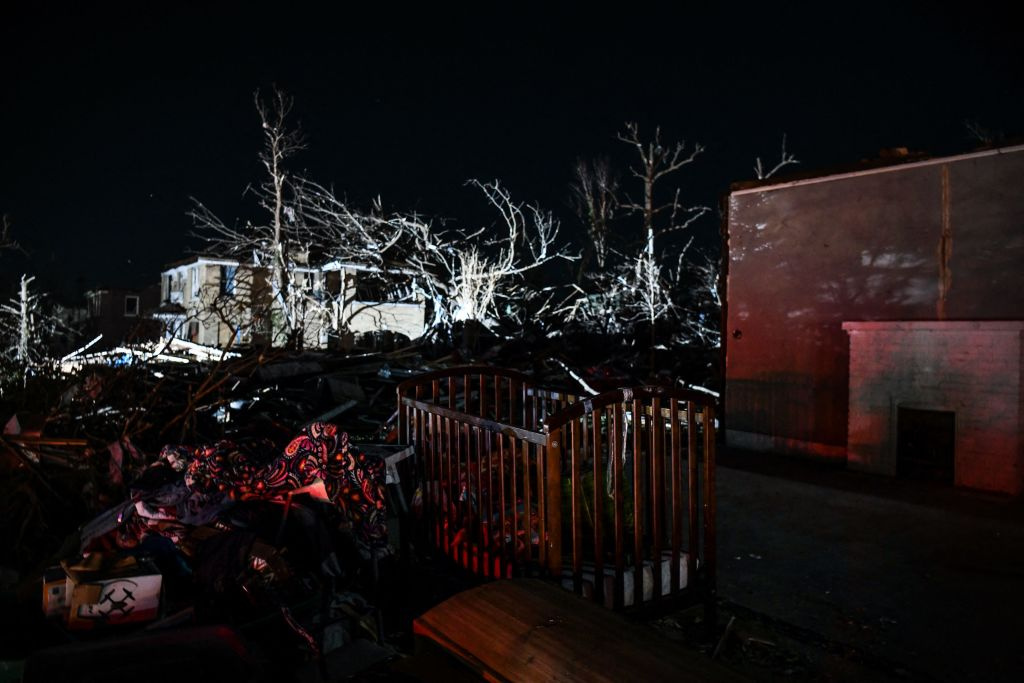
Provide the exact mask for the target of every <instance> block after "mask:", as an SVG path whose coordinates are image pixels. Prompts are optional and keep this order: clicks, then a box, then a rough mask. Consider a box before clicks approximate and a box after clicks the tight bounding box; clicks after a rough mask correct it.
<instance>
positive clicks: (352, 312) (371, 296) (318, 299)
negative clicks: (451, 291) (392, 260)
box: [154, 256, 426, 349]
mask: <svg viewBox="0 0 1024 683" xmlns="http://www.w3.org/2000/svg"><path fill="white" fill-rule="evenodd" d="M376 274H377V273H376V271H373V270H372V269H369V268H366V267H363V266H359V265H354V264H344V263H339V262H336V261H335V262H331V263H327V264H325V265H322V266H294V267H292V268H291V270H290V271H289V282H290V285H291V288H292V290H291V291H292V298H293V304H292V305H293V308H294V309H295V310H296V311H298V315H300V316H301V319H302V327H303V341H304V345H305V347H306V348H319V349H324V348H333V347H337V346H340V345H343V344H346V343H349V342H350V341H351V339H352V337H353V336H354V335H360V334H377V333H381V332H390V333H397V334H402V335H405V336H407V337H409V338H416V337H419V336H420V335H422V334H423V332H424V325H425V319H426V305H425V303H424V302H423V300H422V298H421V297H418V296H415V295H414V293H413V291H412V289H411V287H409V286H408V285H405V284H403V277H405V276H404V275H403V274H402V273H397V274H389V278H388V279H387V280H382V278H379V277H374V275H376ZM268 276H269V273H268V269H266V268H262V267H257V266H253V265H251V264H248V263H243V262H240V261H238V260H236V259H226V258H220V257H210V256H195V257H192V258H189V259H185V260H183V261H179V262H177V263H174V264H172V265H171V266H169V267H168V268H167V269H165V270H164V271H163V272H162V273H161V301H162V303H161V305H160V306H159V307H158V308H157V309H156V312H155V313H154V317H155V318H158V319H159V320H160V321H161V323H162V325H163V330H164V337H167V338H171V337H173V338H178V339H184V340H187V341H191V342H195V343H198V344H204V345H207V346H217V347H224V346H238V345H250V344H273V345H278V344H279V343H280V342H281V340H282V339H283V334H282V333H281V329H282V325H283V323H282V320H283V317H284V316H283V313H282V311H281V305H280V303H279V302H278V300H277V299H275V298H274V297H273V296H272V294H271V289H270V287H269V285H268V284H267V279H268Z"/></svg>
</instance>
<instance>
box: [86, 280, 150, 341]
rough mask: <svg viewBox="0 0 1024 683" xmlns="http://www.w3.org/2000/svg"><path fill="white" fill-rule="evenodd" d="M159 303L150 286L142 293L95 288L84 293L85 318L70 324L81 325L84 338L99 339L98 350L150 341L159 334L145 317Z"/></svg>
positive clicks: (121, 289) (143, 289) (117, 288)
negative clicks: (98, 336) (124, 343)
mask: <svg viewBox="0 0 1024 683" xmlns="http://www.w3.org/2000/svg"><path fill="white" fill-rule="evenodd" d="M159 301H160V299H159V291H158V290H157V288H156V287H152V286H148V287H143V288H142V289H125V288H119V287H98V288H96V289H91V290H89V291H87V292H86V293H85V302H86V311H85V316H84V318H83V319H82V320H81V321H73V322H74V323H77V324H80V325H81V329H82V332H83V335H84V336H85V337H87V338H92V337H95V336H96V335H103V337H102V341H101V342H100V348H103V347H107V346H112V345H116V344H120V343H122V342H130V341H141V340H148V339H154V338H156V336H157V335H158V333H159V330H158V329H157V327H156V326H154V324H153V321H152V320H150V319H149V317H148V316H149V313H150V312H151V311H153V310H154V309H155V308H156V307H157V304H158V303H159Z"/></svg>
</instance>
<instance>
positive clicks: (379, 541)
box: [0, 335, 703, 681]
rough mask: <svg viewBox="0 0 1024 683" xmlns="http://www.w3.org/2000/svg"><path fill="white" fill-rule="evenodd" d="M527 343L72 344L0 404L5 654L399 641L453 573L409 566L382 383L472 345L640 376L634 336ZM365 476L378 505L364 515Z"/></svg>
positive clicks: (527, 360)
mask: <svg viewBox="0 0 1024 683" xmlns="http://www.w3.org/2000/svg"><path fill="white" fill-rule="evenodd" d="M533 341H534V342H536V344H537V346H536V347H534V346H531V344H532V342H529V341H527V342H509V341H507V340H500V339H497V338H493V339H492V338H489V337H487V336H486V335H484V336H482V337H481V338H480V339H479V340H478V343H479V346H478V348H479V349H480V351H470V350H468V349H461V350H457V351H452V350H451V349H450V347H446V346H444V345H443V344H436V345H434V346H430V345H427V344H420V345H416V346H410V347H406V348H401V349H396V350H393V351H389V352H382V351H373V350H367V351H365V352H359V351H356V352H352V353H349V354H347V355H340V354H337V353H331V352H306V353H302V354H295V353H287V352H285V351H281V350H273V351H270V350H248V351H233V352H228V353H225V352H222V351H221V350H219V349H210V348H208V347H202V346H200V345H196V344H191V343H188V342H181V341H180V340H174V341H172V342H166V341H165V342H159V343H149V344H143V345H133V346H131V347H119V348H117V349H114V350H111V351H106V352H101V353H89V350H90V349H91V348H92V347H91V346H89V345H86V346H85V347H83V348H81V349H79V350H77V351H76V352H73V353H72V354H69V355H68V356H66V357H65V358H63V359H62V362H61V363H60V369H61V370H62V371H63V372H64V373H66V374H55V375H47V376H45V377H42V376H40V377H37V378H34V379H35V380H36V381H37V384H36V385H35V387H34V388H33V390H34V391H35V393H34V394H32V395H29V394H25V395H24V396H21V397H17V396H14V397H11V396H5V397H3V399H4V402H2V403H0V409H3V411H4V412H3V413H2V414H0V419H2V420H3V424H4V425H5V427H4V430H3V431H4V433H3V434H2V435H0V514H2V515H4V517H5V519H9V520H14V519H17V520H18V523H16V524H10V523H8V524H5V525H4V526H3V529H2V537H0V568H2V578H3V583H2V590H3V594H4V596H10V598H9V599H12V600H16V604H17V605H18V608H17V609H16V610H11V611H8V613H7V614H6V615H4V616H3V617H2V618H0V622H2V623H3V624H4V626H5V627H6V629H7V630H11V629H12V628H15V627H16V628H17V629H19V630H20V631H21V634H20V636H19V638H16V639H14V640H11V641H9V642H7V643H6V644H5V645H4V646H3V648H2V649H3V652H0V661H7V660H10V661H19V662H24V672H23V680H25V681H31V680H51V679H52V678H53V676H56V677H58V678H59V677H61V675H63V674H60V675H58V674H55V673H54V672H64V673H66V672H67V671H69V670H72V669H73V665H72V664H71V663H70V661H63V662H61V661H59V660H61V659H62V658H70V659H77V660H80V661H81V662H97V663H98V662H109V661H110V660H111V659H112V658H114V657H115V656H116V655H115V654H114V653H115V652H120V653H122V654H124V655H125V657H126V659H127V660H131V661H135V662H136V663H137V665H138V669H137V670H136V673H137V674H138V676H141V677H144V674H142V673H141V672H142V671H143V667H144V666H148V665H149V662H148V661H147V662H145V663H144V662H143V659H145V658H143V657H141V656H139V657H137V656H136V655H139V653H142V652H149V653H151V656H150V659H151V660H152V661H161V660H160V658H159V657H158V656H157V655H156V654H153V653H155V652H157V651H159V649H160V648H159V646H158V645H157V644H158V643H170V642H176V643H177V642H180V639H183V638H186V634H192V635H195V634H205V635H206V636H208V637H209V638H210V642H209V643H208V644H207V645H208V650H209V652H210V653H211V654H210V655H209V656H211V657H213V658H214V659H217V658H221V659H220V660H218V661H221V662H222V663H223V664H224V667H226V668H225V669H224V671H231V672H232V673H231V675H229V676H228V678H229V679H243V678H245V676H248V675H250V674H252V673H253V672H262V673H268V674H277V673H285V674H286V675H287V677H288V678H289V679H295V678H297V679H299V680H318V678H317V677H318V676H319V677H324V676H325V675H326V678H325V680H336V679H337V678H339V677H341V676H346V675H351V674H353V673H355V672H358V671H359V670H360V669H363V668H365V667H369V666H374V665H377V666H379V665H381V663H385V662H387V661H388V660H391V659H394V658H395V657H396V656H401V653H402V651H403V650H405V651H407V650H408V646H409V645H410V642H411V640H410V639H411V634H410V633H409V631H408V630H407V629H406V628H405V627H404V626H403V624H406V622H408V623H411V616H413V615H414V614H415V613H416V611H417V610H420V609H424V608H426V607H428V606H430V605H432V604H434V603H436V602H437V601H438V600H440V599H443V598H444V597H447V596H448V595H450V594H451V592H452V591H454V590H457V588H456V585H458V579H457V578H456V577H451V576H435V575H433V574H432V573H431V570H429V569H427V568H424V567H418V568H417V569H416V570H415V571H416V572H418V574H410V573H409V572H410V569H409V567H408V566H407V563H408V561H409V551H410V550H411V546H412V545H413V544H414V543H415V539H414V538H411V537H410V536H409V535H408V529H406V528H405V521H403V520H404V519H405V517H406V514H407V513H409V512H410V508H411V507H412V506H414V505H415V500H414V493H415V490H416V487H415V484H416V482H415V481H414V480H413V479H412V478H411V477H409V476H408V474H407V471H408V470H407V468H408V466H409V465H410V463H412V462H413V460H412V456H413V455H414V453H413V452H412V450H411V449H410V448H409V447H406V446H402V445H398V444H397V443H396V424H395V419H396V412H395V403H394V396H395V393H394V392H395V387H396V386H397V385H398V384H399V383H400V382H401V381H403V380H404V379H406V378H408V377H410V376H413V375H415V374H418V373H422V372H427V371H430V370H434V369H438V368H442V367H445V366H451V365H456V364H464V363H466V362H487V363H489V364H494V365H501V366H505V367H518V368H521V369H524V370H526V371H527V372H529V373H530V374H534V375H535V376H537V377H538V378H539V380H540V381H542V382H543V383H546V384H561V385H563V386H566V387H573V388H576V389H577V390H580V391H581V392H582V391H583V387H584V386H592V387H594V388H597V387H602V388H603V387H604V386H606V385H614V386H618V385H624V384H630V383H634V382H635V377H634V374H635V370H634V368H636V367H637V365H636V363H638V362H639V361H640V360H641V358H640V357H639V356H638V355H637V354H635V353H633V351H632V350H631V347H629V346H628V345H623V346H621V347H619V348H620V349H621V351H622V354H620V355H619V356H618V357H616V358H612V359H611V360H609V359H608V355H609V354H608V347H607V346H605V347H604V348H602V349H600V350H594V349H588V348H583V347H577V344H578V343H579V342H578V341H577V340H573V339H571V338H569V337H561V338H559V339H558V340H557V344H555V343H554V342H551V343H550V344H549V346H547V347H543V348H542V347H541V345H542V344H545V343H547V342H545V341H544V339H543V338H542V337H538V338H536V339H534V340H533ZM696 379H697V380H701V381H703V378H702V377H697V378H696ZM315 425H320V426H319V427H316V426H315ZM311 429H313V430H314V432H316V430H321V431H319V432H316V433H314V432H311V431H310V430H311ZM322 437H326V438H327V441H328V442H329V445H328V446H327V447H326V448H325V449H320V450H317V449H319V448H320V447H319V446H317V444H320V443H323V442H322ZM297 438H298V439H305V440H306V442H304V443H306V445H305V446H303V449H304V451H310V448H309V446H310V445H312V446H315V447H314V448H313V449H312V450H314V451H317V452H322V453H329V454H334V453H346V452H347V453H348V454H349V455H351V456H352V458H351V459H349V460H346V461H345V462H348V463H350V464H352V465H353V468H352V469H351V470H348V469H346V470H345V472H356V471H361V472H366V473H372V475H370V476H368V477H364V478H362V479H359V478H356V479H353V480H351V481H349V483H347V484H339V483H337V482H335V483H331V476H329V472H327V469H329V468H325V467H323V466H322V465H323V463H322V461H320V460H316V459H314V460H315V461H316V462H319V463H320V465H316V462H310V464H309V465H308V466H307V467H305V468H303V467H299V468H297V469H290V468H289V467H282V464H281V463H282V462H284V461H285V460H288V455H289V453H290V450H291V449H292V446H290V445H289V444H291V443H294V442H295V440H296V439H297ZM318 439H321V441H318ZM345 439H347V442H345V445H342V444H343V441H344V440H345ZM330 444H333V445H330ZM346 448H347V449H348V450H347V451H346ZM300 450H302V449H300ZM360 459H361V460H360ZM196 463H201V464H196ZM211 465H216V466H215V467H211ZM318 467H319V469H318ZM336 473H337V472H336ZM370 479H372V480H373V481H374V482H375V483H373V484H372V485H369V484H368V480H370ZM338 481H340V480H338ZM261 486H262V488H261ZM367 486H369V488H367ZM367 491H377V492H378V493H377V495H378V496H379V501H370V502H372V506H371V507H372V508H373V509H372V510H370V511H369V513H368V512H367V509H363V510H362V511H357V510H356V508H358V507H359V502H358V501H355V502H354V500H353V496H357V497H362V498H364V501H363V502H364V503H365V502H366V501H365V495H366V493H367ZM378 502H379V507H378ZM353 513H355V514H353ZM128 582H130V583H128ZM40 598H42V599H40ZM5 599H7V598H5ZM189 637H191V636H189ZM83 639H84V640H83ZM234 644H240V645H239V647H238V648H237V649H236V648H235V645H234ZM195 647H196V648H199V649H202V647H201V646H200V645H198V644H197V645H195ZM126 648H129V649H132V650H133V652H134V653H135V654H132V655H127V654H125V653H126ZM229 651H230V652H236V651H237V653H239V654H238V655H237V657H236V656H235V655H231V656H230V657H228V656H227V655H226V653H227V652H229ZM203 656H204V657H205V656H207V655H206V654H204V655H203ZM104 665H105V664H104ZM97 666H99V664H97ZM132 666H134V664H133V665H132ZM168 667H169V670H170V669H172V668H173V665H171V664H168ZM128 668H130V666H129V667H128ZM127 670H128V669H126V671H127ZM239 672H245V673H242V674H239ZM126 675H127V674H126Z"/></svg>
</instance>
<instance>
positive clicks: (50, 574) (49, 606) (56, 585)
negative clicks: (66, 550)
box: [43, 565, 68, 617]
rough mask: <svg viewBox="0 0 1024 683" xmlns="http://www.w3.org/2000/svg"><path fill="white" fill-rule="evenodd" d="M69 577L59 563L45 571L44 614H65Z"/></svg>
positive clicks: (49, 615) (48, 615) (56, 615)
mask: <svg viewBox="0 0 1024 683" xmlns="http://www.w3.org/2000/svg"><path fill="white" fill-rule="evenodd" d="M67 578H68V575H67V574H65V573H64V568H63V567H61V566H59V565H58V566H56V567H50V568H48V569H47V570H46V571H44V572H43V614H45V615H46V616H47V617H60V616H64V612H66V611H67V608H68V600H67V598H68V591H67Z"/></svg>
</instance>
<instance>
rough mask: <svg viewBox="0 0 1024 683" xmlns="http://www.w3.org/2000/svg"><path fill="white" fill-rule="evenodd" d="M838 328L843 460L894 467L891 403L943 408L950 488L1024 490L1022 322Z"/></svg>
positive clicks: (885, 469) (888, 470) (857, 465)
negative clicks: (950, 447) (844, 370)
mask: <svg viewBox="0 0 1024 683" xmlns="http://www.w3.org/2000/svg"><path fill="white" fill-rule="evenodd" d="M843 329H844V330H845V331H846V332H847V333H848V334H849V338H850V375H849V377H850V384H849V387H850V388H849V418H848V434H847V463H848V466H849V467H851V468H854V469H860V470H865V471H871V472H878V473H883V474H895V473H896V467H897V462H896V455H897V454H896V434H897V425H896V416H897V411H898V409H899V408H901V407H904V408H917V409H922V410H942V411H950V412H953V413H954V414H955V416H956V444H955V461H954V476H955V483H956V485H957V486H965V487H969V488H976V489H984V490H989V491H1000V492H1005V493H1011V494H1020V493H1022V492H1024V440H1022V438H1021V431H1022V428H1024V421H1022V419H1024V402H1022V371H1024V366H1022V354H1024V347H1022V343H1021V338H1022V333H1024V322H1021V321H993V322H968V321H910V322H902V321H901V322H846V323H843Z"/></svg>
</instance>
